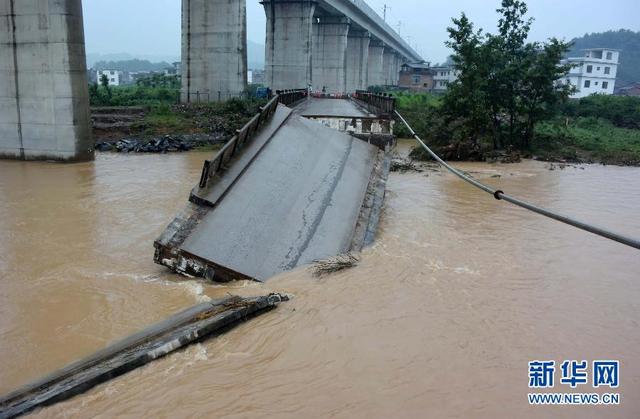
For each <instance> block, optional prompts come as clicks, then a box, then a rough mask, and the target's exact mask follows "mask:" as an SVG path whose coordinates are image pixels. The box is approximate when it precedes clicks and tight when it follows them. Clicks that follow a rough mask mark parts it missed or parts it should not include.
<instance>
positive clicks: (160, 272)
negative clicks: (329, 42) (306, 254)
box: [0, 152, 640, 418]
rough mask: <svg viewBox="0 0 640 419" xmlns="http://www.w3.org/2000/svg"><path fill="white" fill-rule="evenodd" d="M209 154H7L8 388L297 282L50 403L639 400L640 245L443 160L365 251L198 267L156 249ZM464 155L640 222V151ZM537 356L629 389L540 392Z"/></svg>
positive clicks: (2, 194)
mask: <svg viewBox="0 0 640 419" xmlns="http://www.w3.org/2000/svg"><path fill="white" fill-rule="evenodd" d="M206 156H207V155H206V154H203V153H197V152H194V153H186V154H174V155H116V154H99V155H98V156H97V159H96V161H95V162H93V163H85V164H74V165H57V164H46V163H21V162H0V360H1V361H0V362H1V365H2V368H0V393H6V392H8V391H10V390H12V389H14V388H15V387H18V386H20V385H22V384H25V383H27V382H29V381H31V380H33V379H36V378H38V377H39V376H41V375H43V374H45V373H48V372H50V371H52V370H55V369H57V368H60V367H62V366H64V365H65V364H67V363H70V362H72V361H74V360H76V359H77V358H79V357H81V356H85V355H88V354H90V353H91V352H93V351H95V350H98V349H100V348H102V347H104V346H105V345H107V344H109V343H110V342H113V341H115V340H118V339H120V338H122V337H124V336H126V335H128V334H130V333H132V332H135V331H138V330H140V329H142V328H144V327H146V326H148V325H150V324H152V323H154V322H157V321H160V320H162V319H163V318H165V317H166V316H168V315H170V314H172V313H174V312H176V311H179V310H181V309H183V308H186V307H189V306H191V305H194V304H196V303H198V302H201V301H205V300H207V299H210V298H217V297H222V296H225V295H227V294H238V295H257V294H263V293H266V292H269V291H278V292H285V293H289V294H292V295H293V296H294V298H293V300H292V301H291V302H289V303H286V304H283V305H282V306H281V307H280V308H279V309H277V310H275V311H273V312H270V313H268V314H266V315H264V316H261V317H259V318H257V319H254V320H252V321H250V322H248V323H245V324H242V325H241V326H240V327H238V328H236V329H234V330H232V331H231V332H229V333H227V334H225V335H223V336H222V337H220V338H216V339H212V340H208V341H205V342H203V343H200V344H198V345H195V346H192V347H189V348H188V349H186V350H183V351H181V352H178V353H176V354H173V355H170V356H168V357H166V358H164V359H162V360H160V361H157V362H154V363H152V364H150V365H148V366H146V367H144V368H141V369H139V370H137V371H134V372H132V373H129V374H127V375H125V376H123V377H121V378H119V379H116V380H114V381H112V382H110V383H107V384H105V385H102V386H99V387H97V388H95V389H93V390H92V391H90V392H88V393H86V394H85V395H81V396H78V397H76V398H74V399H72V400H69V401H67V402H64V403H61V404H58V405H55V406H53V407H49V408H46V409H43V410H40V411H38V412H36V413H35V414H34V416H36V417H74V418H75V417H78V418H84V417H114V416H121V417H132V418H133V417H135V418H137V417H157V418H162V417H172V418H173V417H198V418H200V417H231V418H235V417H237V418H242V417H279V418H282V417H284V418H286V417H292V418H293V417H295V418H299V417H340V418H360V417H361V418H371V417H407V418H410V417H416V418H417V417H434V418H446V417H460V418H468V417H474V418H477V417H487V418H489V417H520V418H526V417H539V416H540V415H542V416H544V417H551V416H552V417H561V418H562V417H581V418H584V417H602V416H607V417H621V418H622V417H627V418H628V417H639V416H640V398H638V397H637V396H638V394H640V327H639V324H638V322H639V321H640V253H638V251H636V250H633V249H631V248H626V247H624V246H622V245H620V244H616V243H613V242H610V241H607V240H605V239H601V238H598V237H595V236H592V235H589V234H587V233H584V232H581V231H578V230H575V229H573V228H571V227H568V226H564V225H561V224H559V223H557V222H554V221H551V220H546V219H544V218H541V217H540V216H538V215H535V214H531V213H528V212H526V211H524V210H521V209H518V208H515V207H512V206H509V205H508V204H506V203H504V202H498V201H496V200H494V199H490V198H491V197H490V196H488V195H486V194H483V193H480V192H478V191H477V190H475V189H474V188H473V187H471V186H469V185H466V184H464V183H463V182H462V181H460V180H459V179H457V178H455V177H454V176H452V175H449V174H447V173H444V172H442V171H440V170H427V171H425V172H422V173H414V172H411V173H392V174H391V177H390V179H389V182H388V191H387V197H386V201H385V208H384V212H383V216H382V220H381V226H380V231H379V234H378V238H377V241H376V243H375V245H374V246H373V247H371V248H369V249H366V250H365V251H364V253H363V254H362V255H361V262H360V264H359V266H357V267H356V268H353V269H350V270H346V271H343V272H340V273H337V274H334V275H331V276H327V277H324V278H320V279H318V278H315V277H313V276H312V274H311V273H310V271H309V269H307V268H301V269H298V270H296V271H294V272H290V273H286V274H284V275H281V276H279V277H277V278H274V279H273V280H271V281H269V282H268V283H267V284H256V283H248V282H241V283H232V284H227V285H212V284H208V283H206V282H204V281H194V280H185V279H184V278H181V277H178V276H176V275H173V274H171V273H170V272H168V271H166V270H165V269H164V268H162V267H160V266H156V265H154V264H153V261H152V256H153V245H152V243H153V240H154V239H155V238H156V237H157V235H158V234H159V233H160V232H161V231H162V230H163V228H164V227H165V226H166V224H168V222H169V221H170V220H171V219H172V217H173V216H174V215H175V214H176V213H177V212H178V211H179V210H180V209H181V208H182V206H183V205H184V204H185V202H186V198H187V196H188V193H189V190H190V189H191V187H192V186H193V185H194V184H195V183H196V182H197V179H198V177H199V171H200V167H201V163H202V161H203V160H204V159H205V157H206ZM459 166H460V167H462V168H463V169H464V170H466V171H468V172H470V173H472V174H473V175H474V176H476V177H477V178H479V179H482V180H483V181H486V182H487V183H489V184H491V185H493V186H496V187H499V188H500V189H502V190H504V191H506V192H508V193H512V194H514V195H516V196H521V197H523V198H526V199H528V200H530V201H532V202H534V203H537V204H540V205H542V206H545V207H548V208H552V209H555V210H558V211H561V212H564V213H567V214H570V215H573V216H576V217H578V218H581V219H584V220H587V221H591V222H594V223H596V224H599V225H601V226H605V227H609V228H612V229H615V230H618V231H621V232H623V233H626V234H628V235H632V236H636V237H639V236H640V169H638V168H621V167H605V166H598V165H587V166H579V167H566V168H564V169H561V168H560V167H559V166H557V165H550V164H548V163H541V162H534V161H525V162H523V163H519V164H511V165H503V164H494V165H490V164H481V163H463V164H460V165H459ZM551 169H554V170H551ZM537 359H544V360H547V359H548V360H555V361H556V363H558V362H562V361H563V360H565V359H575V360H583V359H584V360H596V359H617V360H620V362H621V367H620V369H621V372H620V374H621V378H620V380H621V383H620V384H621V385H620V388H619V389H618V391H619V392H620V393H621V395H622V401H621V404H620V405H619V406H615V407H604V406H598V407H544V408H543V407H532V406H529V405H528V401H527V393H529V392H530V390H529V388H528V366H527V363H528V362H529V361H531V360H537ZM569 391H571V390H570V389H569ZM592 391H593V390H592V389H591V390H587V391H586V392H592Z"/></svg>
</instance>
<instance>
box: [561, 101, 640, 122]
mask: <svg viewBox="0 0 640 419" xmlns="http://www.w3.org/2000/svg"><path fill="white" fill-rule="evenodd" d="M561 112H562V114H563V115H566V116H570V117H592V118H603V119H606V120H608V121H610V122H611V123H613V124H614V125H615V126H617V127H621V128H635V129H640V98H638V97H632V96H605V95H591V96H588V97H585V98H582V99H580V100H572V101H569V102H567V103H566V104H565V105H564V106H563V107H562V108H561Z"/></svg>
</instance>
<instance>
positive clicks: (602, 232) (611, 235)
mask: <svg viewBox="0 0 640 419" xmlns="http://www.w3.org/2000/svg"><path fill="white" fill-rule="evenodd" d="M395 114H396V115H397V116H398V118H399V119H400V120H401V121H402V123H403V124H404V125H405V126H406V127H407V129H409V131H410V132H411V135H413V138H414V139H415V140H416V141H418V143H420V145H421V146H422V147H423V148H424V149H425V151H426V152H427V153H429V155H431V157H433V158H434V159H435V160H436V161H437V162H438V163H439V164H440V165H442V166H444V167H445V168H446V169H447V170H449V171H450V172H451V173H453V174H454V175H456V176H458V177H459V178H460V179H462V180H464V181H465V182H468V183H470V184H472V185H473V186H475V187H476V188H478V189H481V190H483V191H485V192H486V193H488V194H491V195H493V197H494V198H495V199H497V200H499V201H507V202H509V203H511V204H513V205H517V206H519V207H521V208H524V209H527V210H529V211H533V212H535V213H537V214H540V215H544V216H545V217H548V218H551V219H554V220H556V221H560V222H561V223H565V224H568V225H571V226H573V227H576V228H579V229H581V230H584V231H587V232H589V233H593V234H596V235H598V236H601V237H604V238H607V239H609V240H613V241H616V242H618V243H622V244H624V245H627V246H630V247H633V248H635V249H640V240H638V239H634V238H632V237H627V236H624V235H622V234H618V233H616V232H613V231H610V230H607V229H605V228H601V227H597V226H594V225H591V224H589V223H585V222H582V221H579V220H575V219H573V218H571V217H567V216H566V215H562V214H558V213H556V212H554V211H551V210H548V209H545V208H541V207H538V206H536V205H533V204H530V203H528V202H526V201H523V200H521V199H518V198H516V197H513V196H511V195H507V194H506V193H504V192H503V191H501V190H498V189H494V188H492V187H490V186H487V185H485V184H483V183H481V182H479V181H477V180H476V179H474V178H472V177H471V176H469V175H467V174H466V173H464V172H462V171H460V170H458V169H456V168H455V167H453V166H451V165H450V164H448V163H447V162H445V161H444V160H442V159H441V158H440V156H438V155H437V154H436V153H434V152H433V150H431V149H430V148H429V147H428V146H427V145H426V144H425V142H424V141H422V139H421V138H420V137H419V136H418V134H416V132H415V131H414V130H413V128H411V126H410V125H409V123H408V122H407V121H406V120H405V119H404V118H403V117H402V115H400V113H399V112H398V111H395Z"/></svg>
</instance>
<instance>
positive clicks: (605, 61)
mask: <svg viewBox="0 0 640 419" xmlns="http://www.w3.org/2000/svg"><path fill="white" fill-rule="evenodd" d="M619 58H620V52H619V51H618V50H615V49H610V48H592V49H587V50H584V56H583V57H572V58H568V59H566V60H563V61H562V63H563V64H567V63H568V64H572V65H574V67H573V68H572V69H571V70H570V71H569V74H567V76H566V77H565V79H564V80H565V83H571V84H572V85H573V86H575V87H576V88H577V89H578V90H577V92H576V93H575V94H573V95H572V96H571V97H572V98H574V99H578V98H582V97H586V96H589V95H592V94H600V95H612V94H613V92H614V90H615V86H616V75H617V73H618V60H619Z"/></svg>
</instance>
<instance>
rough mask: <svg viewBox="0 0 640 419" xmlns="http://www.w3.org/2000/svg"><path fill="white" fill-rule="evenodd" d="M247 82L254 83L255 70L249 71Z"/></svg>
mask: <svg viewBox="0 0 640 419" xmlns="http://www.w3.org/2000/svg"><path fill="white" fill-rule="evenodd" d="M247 83H249V84H253V70H249V71H247Z"/></svg>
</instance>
